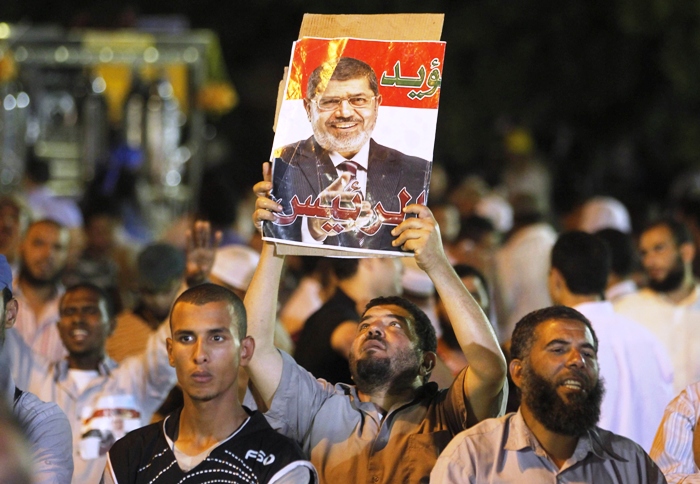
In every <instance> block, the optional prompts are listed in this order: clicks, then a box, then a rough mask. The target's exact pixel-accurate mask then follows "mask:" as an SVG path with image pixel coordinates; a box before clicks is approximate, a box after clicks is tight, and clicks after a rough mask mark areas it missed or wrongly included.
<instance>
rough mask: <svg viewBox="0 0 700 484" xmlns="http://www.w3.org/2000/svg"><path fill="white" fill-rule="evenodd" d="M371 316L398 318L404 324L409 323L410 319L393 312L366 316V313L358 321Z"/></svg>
mask: <svg viewBox="0 0 700 484" xmlns="http://www.w3.org/2000/svg"><path fill="white" fill-rule="evenodd" d="M373 317H374V318H393V319H398V320H399V321H401V322H402V323H404V324H409V323H410V320H409V319H408V318H407V317H405V316H400V315H398V314H394V313H389V314H383V315H381V316H368V315H365V316H363V317H362V319H360V322H363V321H365V320H366V319H371V318H373Z"/></svg>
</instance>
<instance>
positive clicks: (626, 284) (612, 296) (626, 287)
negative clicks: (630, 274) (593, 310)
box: [605, 279, 639, 303]
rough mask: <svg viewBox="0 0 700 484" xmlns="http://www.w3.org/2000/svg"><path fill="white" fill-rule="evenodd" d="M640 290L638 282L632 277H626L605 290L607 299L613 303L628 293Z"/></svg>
mask: <svg viewBox="0 0 700 484" xmlns="http://www.w3.org/2000/svg"><path fill="white" fill-rule="evenodd" d="M638 290H639V288H638V287H637V283H636V282H634V281H633V280H632V279H625V280H624V281H620V282H618V283H617V284H615V285H613V286H610V287H608V288H607V289H606V290H605V299H607V300H608V301H610V302H611V303H615V302H616V301H617V300H618V299H622V298H623V297H625V296H627V295H628V294H632V293H635V292H637V291H638Z"/></svg>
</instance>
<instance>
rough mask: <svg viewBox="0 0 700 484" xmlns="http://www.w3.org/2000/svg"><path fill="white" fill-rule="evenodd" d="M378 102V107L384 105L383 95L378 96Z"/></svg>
mask: <svg viewBox="0 0 700 484" xmlns="http://www.w3.org/2000/svg"><path fill="white" fill-rule="evenodd" d="M376 101H377V107H379V106H380V105H381V104H382V95H381V94H377V99H376Z"/></svg>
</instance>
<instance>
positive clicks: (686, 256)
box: [678, 242, 695, 264]
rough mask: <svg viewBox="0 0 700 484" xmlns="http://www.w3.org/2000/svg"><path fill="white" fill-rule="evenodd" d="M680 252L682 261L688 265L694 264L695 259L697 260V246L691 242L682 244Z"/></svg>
mask: <svg viewBox="0 0 700 484" xmlns="http://www.w3.org/2000/svg"><path fill="white" fill-rule="evenodd" d="M678 250H679V252H680V253H681V259H682V260H683V262H685V263H686V264H690V263H691V262H693V259H694V258H695V246H694V245H693V244H692V243H691V242H686V243H684V244H681V246H680V247H679V249H678Z"/></svg>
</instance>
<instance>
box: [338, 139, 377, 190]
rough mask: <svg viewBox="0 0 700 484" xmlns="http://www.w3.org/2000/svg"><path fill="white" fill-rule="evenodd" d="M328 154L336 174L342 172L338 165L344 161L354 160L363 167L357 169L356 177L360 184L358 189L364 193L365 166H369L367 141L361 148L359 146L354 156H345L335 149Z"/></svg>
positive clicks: (365, 185) (365, 188)
mask: <svg viewBox="0 0 700 484" xmlns="http://www.w3.org/2000/svg"><path fill="white" fill-rule="evenodd" d="M328 156H329V157H330V159H331V161H332V162H333V166H335V169H336V171H337V172H338V176H340V175H342V174H343V173H344V172H343V170H342V169H340V168H338V165H340V164H341V163H343V162H346V161H354V162H355V163H357V164H358V165H360V166H361V167H363V168H364V170H357V174H356V178H357V181H358V183H359V184H360V190H361V191H362V194H363V195H366V194H367V167H368V166H369V141H368V142H367V143H365V144H364V145H363V146H362V148H360V151H358V152H357V153H356V154H355V156H352V157H350V158H345V157H344V156H343V155H341V154H340V153H336V152H335V151H333V152H331V153H330V154H329V155H328Z"/></svg>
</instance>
